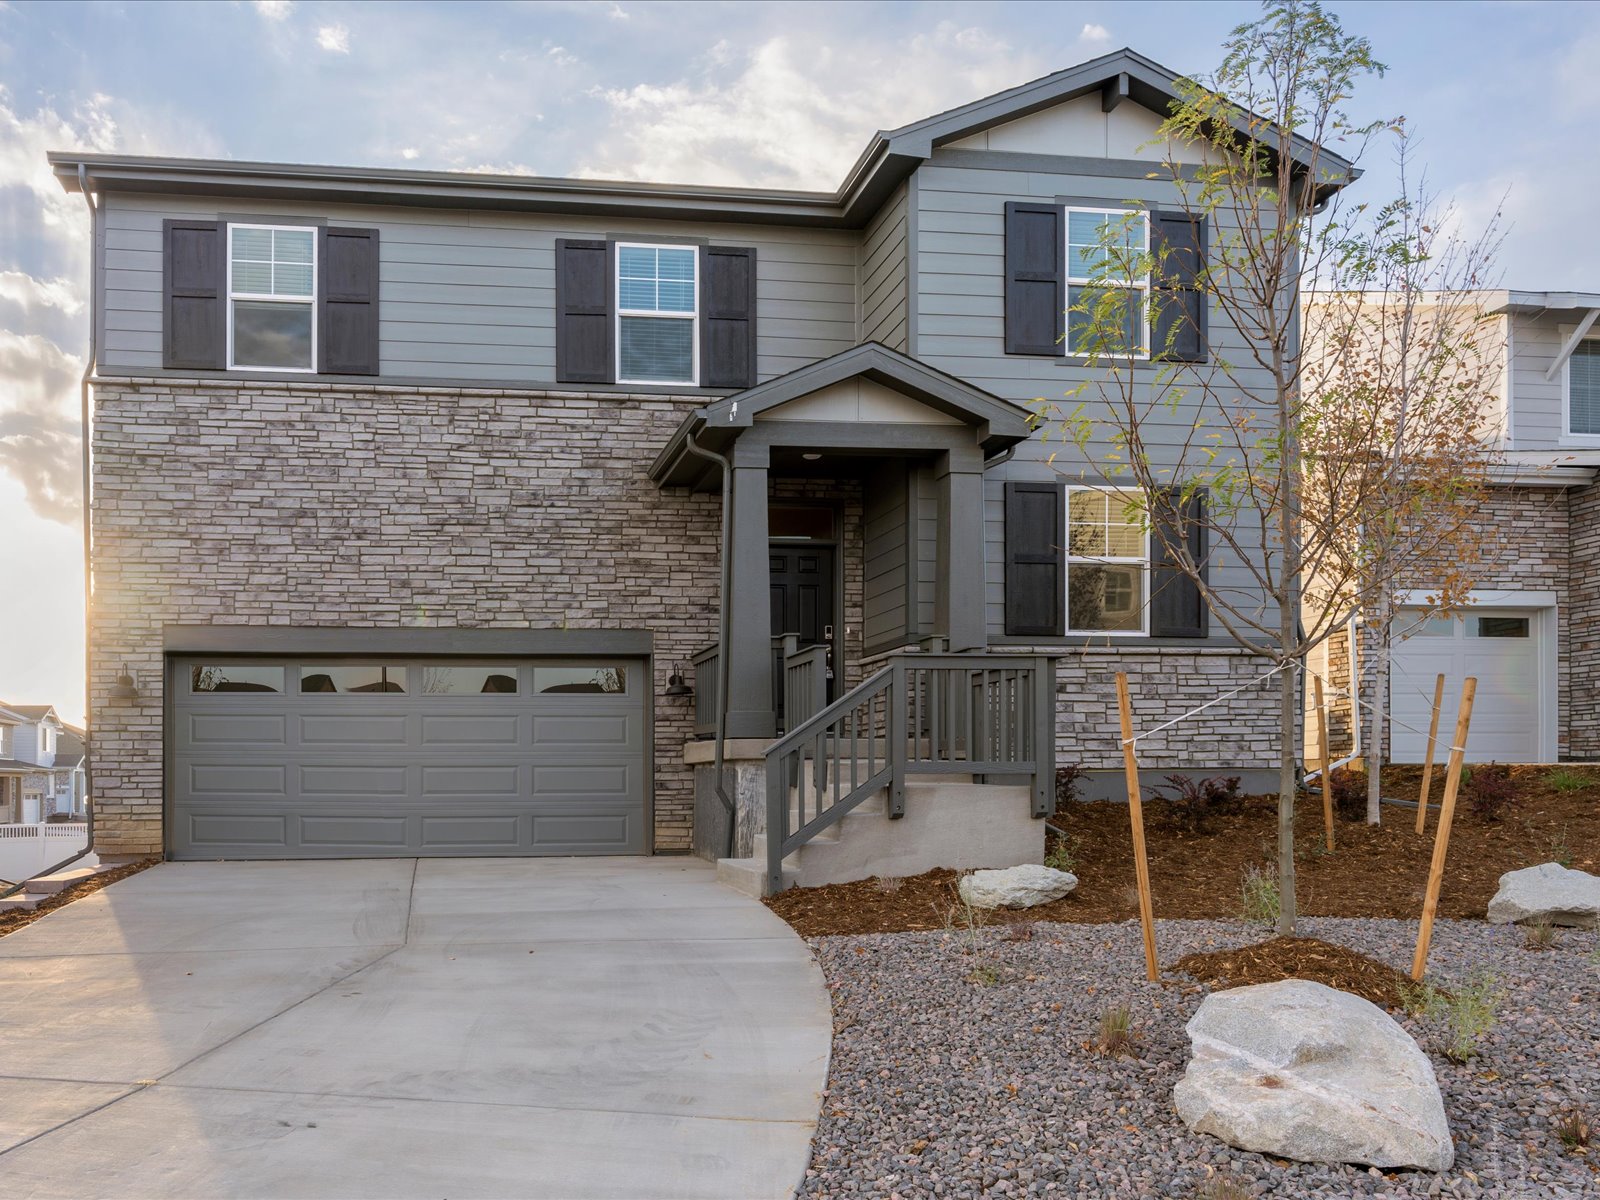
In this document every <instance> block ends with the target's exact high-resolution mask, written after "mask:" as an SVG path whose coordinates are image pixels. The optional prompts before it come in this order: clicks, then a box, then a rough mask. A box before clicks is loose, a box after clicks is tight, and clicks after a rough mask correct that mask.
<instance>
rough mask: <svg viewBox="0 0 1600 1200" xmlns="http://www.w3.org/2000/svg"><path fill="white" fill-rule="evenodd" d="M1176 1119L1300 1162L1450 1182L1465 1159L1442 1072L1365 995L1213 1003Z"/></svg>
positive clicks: (1275, 987)
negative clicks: (1438, 1176)
mask: <svg viewBox="0 0 1600 1200" xmlns="http://www.w3.org/2000/svg"><path fill="white" fill-rule="evenodd" d="M1188 1031H1189V1041H1190V1043H1191V1045H1192V1048H1193V1054H1192V1056H1191V1057H1190V1059H1189V1066H1188V1069H1187V1070H1186V1071H1185V1072H1184V1075H1183V1078H1182V1079H1180V1080H1179V1081H1178V1085H1177V1086H1176V1087H1175V1088H1174V1089H1173V1093H1172V1098H1173V1100H1174V1101H1175V1102H1176V1103H1177V1106H1178V1116H1179V1117H1181V1118H1182V1119H1183V1123H1184V1124H1185V1125H1187V1126H1188V1127H1189V1128H1190V1129H1193V1130H1195V1131H1196V1132H1197V1133H1209V1134H1211V1135H1212V1136H1214V1137H1218V1138H1221V1139H1222V1140H1223V1141H1225V1142H1227V1143H1228V1144H1229V1145H1230V1146H1236V1147H1238V1148H1239V1149H1241V1150H1253V1151H1256V1152H1258V1153H1261V1154H1275V1155H1277V1156H1278V1157H1279V1158H1292V1159H1296V1160H1298V1161H1300V1162H1319V1163H1364V1164H1366V1165H1368V1166H1374V1167H1420V1168H1421V1169H1423V1170H1426V1171H1443V1170H1445V1169H1446V1168H1448V1167H1449V1166H1450V1164H1451V1163H1452V1162H1453V1161H1454V1160H1455V1148H1454V1146H1453V1145H1452V1143H1451V1141H1450V1127H1449V1125H1448V1123H1447V1122H1446V1121H1445V1116H1444V1101H1443V1099H1442V1098H1441V1097H1440V1095H1439V1083H1438V1080H1437V1079H1436V1078H1435V1077H1434V1074H1433V1064H1432V1063H1430V1062H1429V1061H1428V1058H1427V1056H1426V1055H1425V1054H1423V1052H1422V1051H1421V1049H1419V1048H1418V1046H1417V1043H1416V1042H1415V1041H1413V1040H1412V1038H1411V1035H1410V1034H1408V1033H1406V1031H1405V1030H1404V1029H1402V1028H1400V1026H1399V1025H1398V1024H1396V1023H1395V1021H1394V1020H1393V1019H1391V1018H1390V1017H1389V1015H1388V1014H1387V1013H1385V1012H1384V1011H1383V1010H1382V1009H1381V1008H1379V1007H1378V1006H1377V1005H1375V1004H1373V1003H1372V1002H1371V1001H1368V1000H1363V999H1362V998H1361V997H1360V996H1352V995H1350V994H1349V993H1348V992H1341V991H1337V990H1335V989H1334V988H1331V987H1328V986H1327V985H1326V984H1321V983H1313V982H1311V981H1310V980H1306V979H1286V980H1283V981H1282V982H1280V983H1262V984H1257V985H1255V986H1254V987H1242V988H1232V989H1230V990H1228V991H1225V992H1214V993H1212V994H1211V995H1210V996H1207V997H1206V998H1205V1000H1204V1001H1203V1002H1202V1003H1201V1005H1200V1009H1199V1011H1198V1012H1196V1013H1195V1015H1194V1017H1193V1018H1192V1019H1191V1020H1190V1021H1189V1025H1188Z"/></svg>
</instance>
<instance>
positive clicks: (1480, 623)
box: [1389, 608, 1550, 763]
mask: <svg viewBox="0 0 1600 1200" xmlns="http://www.w3.org/2000/svg"><path fill="white" fill-rule="evenodd" d="M1419 616H1420V614H1419V613H1415V612H1402V614H1401V616H1400V618H1399V619H1398V620H1397V621H1396V622H1395V628H1396V630H1397V631H1398V630H1406V631H1408V632H1407V636H1405V637H1404V638H1403V639H1402V638H1398V637H1397V639H1396V641H1395V646H1394V661H1393V667H1392V671H1391V675H1390V683H1389V705H1390V711H1391V712H1392V713H1393V714H1394V722H1395V724H1394V730H1393V734H1392V758H1393V761H1395V762H1401V763H1419V762H1421V761H1422V759H1423V754H1424V749H1425V745H1426V742H1427V730H1428V720H1429V716H1430V713H1431V710H1432V707H1433V689H1434V683H1435V680H1436V679H1437V677H1438V676H1439V675H1440V674H1441V673H1442V674H1443V675H1444V677H1445V693H1444V708H1443V711H1442V712H1441V714H1440V717H1439V740H1438V743H1437V745H1436V746H1435V748H1434V761H1436V762H1442V761H1443V760H1444V758H1445V756H1446V755H1447V754H1448V753H1449V751H1450V734H1451V731H1452V730H1453V729H1454V728H1455V718H1456V711H1457V705H1458V704H1459V703H1460V701H1461V685H1462V681H1463V680H1464V679H1465V678H1466V677H1467V676H1468V675H1474V676H1476V677H1477V680H1478V694H1477V699H1476V701H1475V702H1474V705H1473V709H1472V727H1471V729H1470V731H1469V733H1468V735H1467V761H1468V762H1503V763H1533V762H1543V761H1545V758H1546V755H1545V752H1544V738H1543V736H1542V730H1541V718H1542V717H1543V715H1544V708H1545V699H1544V692H1545V690H1546V686H1547V685H1546V681H1545V678H1544V676H1545V674H1546V672H1545V668H1544V658H1545V655H1544V639H1545V638H1547V637H1548V636H1550V632H1549V630H1548V628H1547V626H1548V621H1547V619H1546V614H1545V612H1544V610H1541V609H1536V608H1493V609H1489V608H1474V609H1472V610H1471V611H1470V612H1469V613H1467V614H1465V615H1463V616H1455V617H1429V618H1428V619H1426V620H1424V621H1421V623H1420V624H1418V619H1419Z"/></svg>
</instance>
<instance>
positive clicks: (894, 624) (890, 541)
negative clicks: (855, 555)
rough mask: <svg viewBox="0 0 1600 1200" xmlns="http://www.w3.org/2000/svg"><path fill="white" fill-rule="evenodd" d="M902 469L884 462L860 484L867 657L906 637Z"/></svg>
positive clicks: (863, 631) (863, 626)
mask: <svg viewBox="0 0 1600 1200" xmlns="http://www.w3.org/2000/svg"><path fill="white" fill-rule="evenodd" d="M906 498H907V492H906V469H905V464H904V463H903V462H901V461H898V460H896V461H893V462H889V463H885V464H884V465H883V468H882V469H881V470H879V471H877V472H875V473H874V474H872V475H869V476H868V477H867V478H866V480H865V481H864V485H863V488H862V502H863V510H864V511H863V517H864V524H865V535H866V536H865V542H864V558H865V563H864V570H863V576H864V578H863V587H862V600H863V603H862V622H861V634H862V637H861V644H862V649H863V650H864V651H865V652H866V653H868V654H877V653H879V652H881V651H884V650H892V649H894V648H895V647H896V646H899V645H901V644H903V643H904V642H905V641H906V640H907V638H906V579H907V574H906V559H907V554H906V547H907V537H906V509H907V505H906Z"/></svg>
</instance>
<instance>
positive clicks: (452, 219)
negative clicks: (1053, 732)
mask: <svg viewBox="0 0 1600 1200" xmlns="http://www.w3.org/2000/svg"><path fill="white" fill-rule="evenodd" d="M245 208H247V209H248V212H249V214H250V215H251V216H252V217H262V218H265V219H268V220H271V219H276V218H282V219H285V220H296V219H298V220H304V219H307V218H310V217H316V218H321V219H325V220H326V221H327V223H328V224H330V225H346V226H360V227H373V228H377V229H378V230H379V246H380V254H381V264H382V265H381V268H380V286H379V300H380V303H381V305H382V311H381V325H380V329H379V338H380V352H381V361H382V371H383V374H385V375H389V376H396V377H402V376H416V377H423V378H446V379H452V380H462V381H486V382H550V381H552V380H553V379H554V378H555V242H556V239H557V238H562V237H576V238H584V237H589V238H602V237H611V236H618V237H627V238H639V239H641V240H648V239H649V238H651V237H653V236H656V237H666V238H682V237H698V238H705V239H709V240H710V241H711V242H713V243H717V244H722V245H736V246H753V247H755V249H756V261H757V263H758V277H757V281H756V302H757V315H758V327H757V370H758V373H759V375H760V377H761V378H762V379H768V378H772V377H773V376H776V375H782V374H784V373H785V372H788V371H792V370H794V369H795V368H796V367H801V366H804V365H806V364H807V363H810V362H814V361H816V360H817V359H819V358H826V357H827V356H829V355H832V354H837V353H838V352H839V351H841V350H846V349H848V348H849V347H850V346H852V345H854V344H855V342H856V330H857V320H858V311H857V294H856V278H857V271H858V269H859V266H860V263H859V259H860V254H861V247H860V242H861V235H860V234H859V233H856V232H852V231H829V230H804V229H774V228H771V227H767V226H742V225H731V224H712V223H706V224H685V223H684V222H677V221H659V220H658V221H645V220H640V221H637V222H630V221H628V220H626V219H623V218H608V219H587V218H580V217H566V216H560V215H551V214H537V213H530V214H518V213H498V212H481V213H480V212H461V213H456V212H442V211H434V210H428V209H402V208H396V207H390V206H362V205H348V204H337V205H328V206H325V207H318V208H317V209H316V210H315V211H311V210H310V209H309V208H308V206H306V205H303V204H285V203H273V202H268V201H251V202H249V203H248V204H247V205H246V204H245V203H244V202H233V201H222V202H219V201H215V200H203V199H198V198H197V199H187V198H173V197H157V196H130V195H126V194H116V193H114V194H111V195H110V196H108V198H107V204H106V209H105V224H106V254H105V268H106V270H105V280H104V285H103V286H104V287H105V305H104V313H105V327H104V335H105V336H104V348H105V352H104V354H103V356H102V359H103V365H104V366H105V367H106V368H107V369H139V368H145V367H159V366H161V277H162V271H161V222H162V221H163V220H164V219H166V218H174V217H175V218H183V217H188V218H194V217H215V216H217V215H219V214H220V215H222V216H224V217H226V216H229V215H235V214H237V213H239V212H240V211H241V210H242V209H245ZM902 307H903V306H902Z"/></svg>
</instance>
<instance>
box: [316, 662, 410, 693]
mask: <svg viewBox="0 0 1600 1200" xmlns="http://www.w3.org/2000/svg"><path fill="white" fill-rule="evenodd" d="M300 690H301V691H302V692H360V693H362V694H363V695H368V694H373V693H383V692H393V693H399V692H404V691H405V690H406V669H405V668H404V667H396V666H392V665H388V664H383V663H374V664H372V665H371V666H341V667H325V666H321V665H317V666H308V667H301V668H300Z"/></svg>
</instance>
